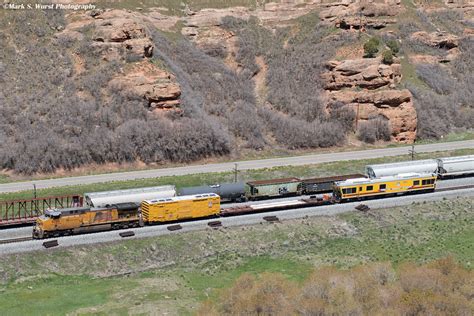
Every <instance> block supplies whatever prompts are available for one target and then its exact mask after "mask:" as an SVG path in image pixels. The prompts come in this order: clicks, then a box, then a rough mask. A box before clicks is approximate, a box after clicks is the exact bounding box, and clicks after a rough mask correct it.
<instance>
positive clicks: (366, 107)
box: [322, 58, 417, 143]
mask: <svg viewBox="0 0 474 316" xmlns="http://www.w3.org/2000/svg"><path fill="white" fill-rule="evenodd" d="M326 68H327V70H328V71H327V72H325V73H323V74H322V78H323V79H324V81H325V87H324V88H325V89H326V91H327V107H328V111H331V108H332V107H333V105H335V104H340V103H342V104H344V106H347V107H351V108H353V109H354V111H355V112H356V113H357V120H358V122H360V121H364V120H368V119H370V118H372V117H377V116H383V117H384V118H385V119H387V120H388V122H389V125H390V127H391V131H392V140H394V141H397V142H404V143H411V142H413V141H414V140H415V138H416V125H417V119H416V110H415V107H414V105H413V100H412V95H411V93H410V91H408V90H396V89H395V87H396V84H397V83H399V82H400V80H401V78H402V74H401V65H400V64H398V63H395V64H392V65H385V64H383V63H382V62H381V60H380V59H379V58H367V59H363V58H361V59H349V60H345V61H329V62H328V63H327V65H326Z"/></svg>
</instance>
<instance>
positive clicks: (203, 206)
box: [141, 193, 220, 223]
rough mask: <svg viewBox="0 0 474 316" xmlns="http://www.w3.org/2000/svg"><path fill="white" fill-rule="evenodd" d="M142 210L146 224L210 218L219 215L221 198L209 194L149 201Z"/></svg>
mask: <svg viewBox="0 0 474 316" xmlns="http://www.w3.org/2000/svg"><path fill="white" fill-rule="evenodd" d="M141 210H142V216H143V221H144V222H145V223H163V222H170V221H177V220H181V219H191V218H201V217H208V216H213V215H218V214H219V212H220V197H219V195H217V194H215V193H207V194H199V195H185V196H177V197H171V198H166V199H155V200H147V201H143V202H142V204H141Z"/></svg>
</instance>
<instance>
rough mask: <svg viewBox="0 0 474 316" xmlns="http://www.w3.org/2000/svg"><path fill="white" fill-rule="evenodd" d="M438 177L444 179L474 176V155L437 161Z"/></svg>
mask: <svg viewBox="0 0 474 316" xmlns="http://www.w3.org/2000/svg"><path fill="white" fill-rule="evenodd" d="M436 160H437V162H438V175H439V176H440V177H441V178H442V177H449V176H460V175H467V174H474V155H468V156H458V157H446V158H438V159H436Z"/></svg>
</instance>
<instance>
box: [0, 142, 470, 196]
mask: <svg viewBox="0 0 474 316" xmlns="http://www.w3.org/2000/svg"><path fill="white" fill-rule="evenodd" d="M461 148H474V140H466V141H458V142H449V143H436V144H426V145H417V146H415V151H416V152H419V153H421V152H435V151H442V150H454V149H461ZM409 149H411V146H404V147H395V148H384V149H370V150H360V151H346V152H337V153H327V154H314V155H305V156H296V157H287V158H273V159H261V160H248V161H237V162H225V163H215V164H207V165H189V166H184V167H176V168H166V169H153V170H141V171H130V172H120V173H109V174H99V175H91V176H81V177H69V178H58V179H48V180H36V181H27V182H14V183H5V184H0V193H2V192H15V191H23V190H31V189H32V188H33V184H36V188H37V189H44V188H51V187H60V186H68V185H79V184H91V183H99V182H109V181H123V180H133V179H142V178H157V177H163V176H178V175H186V174H196V173H206V172H225V171H232V170H233V169H234V167H235V165H234V164H235V163H237V164H238V169H239V170H248V169H260V168H272V167H281V166H289V165H293V166H298V165H308V164H316V163H323V162H333V161H345V160H357V159H368V158H380V157H387V156H399V155H406V154H408V150H409Z"/></svg>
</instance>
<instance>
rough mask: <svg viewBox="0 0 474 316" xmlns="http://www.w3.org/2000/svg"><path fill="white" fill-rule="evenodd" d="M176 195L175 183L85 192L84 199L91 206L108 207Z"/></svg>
mask: <svg viewBox="0 0 474 316" xmlns="http://www.w3.org/2000/svg"><path fill="white" fill-rule="evenodd" d="M172 196H176V188H175V186H174V185H163V186H157V187H146V188H136V189H128V190H114V191H104V192H92V193H85V194H84V201H85V203H86V205H87V206H89V207H108V206H110V205H113V204H117V203H128V202H130V203H137V204H138V205H140V203H141V202H142V201H143V200H149V199H159V198H168V197H172Z"/></svg>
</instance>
